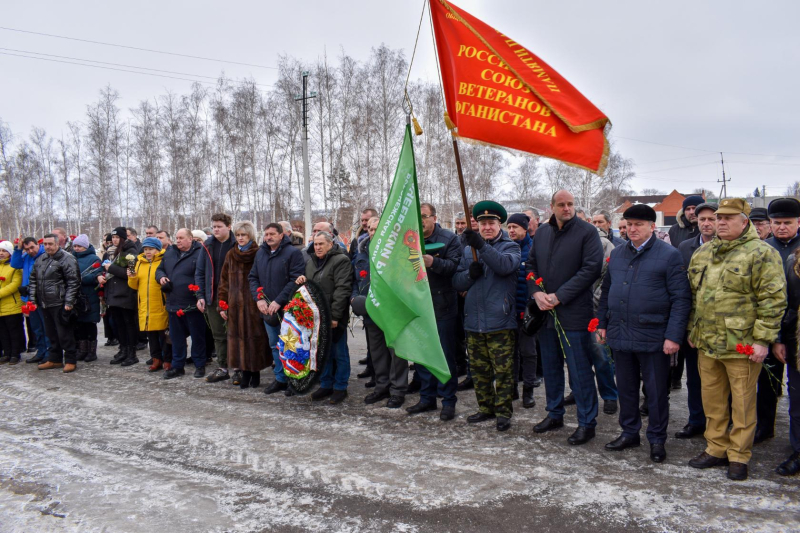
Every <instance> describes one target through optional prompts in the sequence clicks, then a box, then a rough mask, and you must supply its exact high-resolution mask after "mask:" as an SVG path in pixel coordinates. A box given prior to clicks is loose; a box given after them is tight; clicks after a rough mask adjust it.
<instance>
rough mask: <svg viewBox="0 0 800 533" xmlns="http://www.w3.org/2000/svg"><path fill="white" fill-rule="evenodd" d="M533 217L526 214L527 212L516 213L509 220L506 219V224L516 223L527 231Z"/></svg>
mask: <svg viewBox="0 0 800 533" xmlns="http://www.w3.org/2000/svg"><path fill="white" fill-rule="evenodd" d="M530 220H531V218H530V217H529V216H528V215H526V214H525V213H514V214H513V215H511V216H510V217H508V220H506V224H516V225H517V226H522V229H524V230H525V231H527V230H528V222H530Z"/></svg>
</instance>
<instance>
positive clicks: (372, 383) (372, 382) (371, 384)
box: [364, 378, 377, 389]
mask: <svg viewBox="0 0 800 533" xmlns="http://www.w3.org/2000/svg"><path fill="white" fill-rule="evenodd" d="M375 385H377V383H375V378H372V379H371V380H369V381H367V382H366V383H364V388H366V389H371V388H373V387H374V386H375Z"/></svg>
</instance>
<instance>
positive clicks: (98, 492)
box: [0, 330, 800, 533]
mask: <svg viewBox="0 0 800 533" xmlns="http://www.w3.org/2000/svg"><path fill="white" fill-rule="evenodd" d="M114 351H115V350H113V349H111V348H103V349H101V350H100V352H101V353H100V359H99V360H98V361H96V362H93V363H88V364H79V369H78V372H76V373H74V374H69V375H65V374H62V373H61V372H60V371H54V370H50V371H37V370H36V368H35V366H34V365H26V364H20V365H17V366H15V367H9V366H8V365H3V366H0V409H2V416H0V531H20V532H29V531H37V532H42V531H81V532H83V531H102V532H117V531H119V532H138V531H142V532H147V533H154V532H160V531H169V532H170V533H179V532H184V531H185V532H199V531H215V532H216V531H219V532H222V531H242V532H245V531H247V532H249V531H254V532H260V531H270V532H271V531H277V532H294V531H298V532H299V531H348V532H360V531H369V532H372V531H377V532H384V531H385V532H397V531H399V532H416V531H419V532H429V531H435V532H450V531H452V532H457V531H464V532H473V531H474V532H484V531H492V532H502V531H537V532H550V531H578V532H582V531H586V532H589V531H597V530H601V531H604V532H613V531H637V530H641V531H725V532H732V531H764V532H777V531H800V478H798V477H794V478H782V477H781V476H778V475H777V474H775V473H774V468H775V466H777V465H778V464H779V463H780V462H781V461H782V460H783V459H785V457H786V456H787V455H788V454H789V453H790V451H791V450H790V448H789V444H788V429H787V428H788V416H787V414H786V410H787V402H786V398H785V397H783V398H781V400H780V404H779V408H778V409H779V413H778V424H777V428H776V437H775V438H774V439H772V440H770V441H768V442H766V443H764V444H761V445H758V446H757V447H756V448H755V452H754V456H753V461H752V463H751V465H750V470H751V471H750V479H749V480H747V481H745V482H738V483H735V482H731V481H729V480H727V478H726V477H725V470H724V469H711V470H705V471H698V470H695V469H692V468H689V467H688V466H687V465H686V463H687V461H688V460H689V459H690V458H692V457H693V456H694V455H696V454H698V453H700V452H701V451H702V450H703V448H704V442H703V440H702V438H695V439H693V440H690V441H680V440H676V439H674V438H670V439H669V440H668V442H667V453H668V458H667V460H666V462H665V463H663V464H660V465H656V464H654V463H652V462H651V461H650V460H649V448H648V446H647V444H646V443H645V444H644V446H642V447H640V448H635V449H629V450H625V451H624V452H620V453H609V452H606V451H604V450H603V445H604V444H605V443H606V442H609V441H610V440H613V439H614V438H616V437H617V435H618V432H619V428H618V425H617V421H616V415H614V416H609V415H605V414H602V412H601V414H600V415H599V418H598V427H597V437H596V438H595V439H594V440H593V441H591V442H590V443H589V444H587V445H584V446H579V447H574V446H570V445H569V444H568V443H567V442H566V439H567V437H568V436H569V435H570V434H571V433H572V431H573V430H574V428H575V427H576V421H575V407H574V406H572V407H568V408H567V416H566V418H565V427H564V428H563V429H561V430H558V431H555V432H551V433H548V434H545V435H534V434H533V433H532V431H531V428H532V426H533V424H535V423H536V422H538V421H539V420H541V419H542V418H543V417H544V416H545V411H544V387H539V388H537V389H536V393H535V394H536V401H537V405H536V407H535V408H533V409H522V407H521V404H520V402H515V403H514V408H515V413H514V418H513V420H512V423H513V427H512V428H511V430H510V431H508V432H506V433H498V432H497V431H496V430H495V429H494V425H493V424H492V423H485V424H479V425H477V426H471V425H467V423H466V417H467V416H468V415H469V414H471V413H473V412H474V411H475V405H476V404H475V397H474V393H473V392H472V391H467V392H464V393H460V394H459V403H458V406H457V409H456V412H457V417H456V419H455V420H452V421H450V422H442V421H440V420H439V416H438V412H428V413H423V414H420V415H416V416H408V415H407V414H406V412H405V410H404V409H399V410H392V409H387V408H385V407H383V404H384V402H381V403H379V404H375V405H372V406H367V405H365V404H364V403H363V398H364V396H365V395H366V394H367V393H368V392H369V391H370V389H365V388H364V382H365V380H358V379H356V377H355V374H356V373H358V372H359V371H361V369H362V368H363V367H360V366H358V364H357V361H358V359H359V358H361V357H363V356H364V353H365V343H364V335H363V332H362V331H359V330H357V331H356V332H355V337H351V338H350V352H351V357H352V369H353V372H352V377H351V382H350V391H349V392H350V396H349V397H348V398H347V400H346V401H345V402H344V404H342V405H338V406H332V405H328V404H318V403H313V404H312V403H311V401H310V398H309V397H308V396H300V397H291V398H287V397H284V396H283V395H282V394H275V395H271V396H266V395H264V394H263V393H262V391H263V387H261V388H258V389H247V390H240V389H239V388H238V387H234V386H231V385H230V382H229V381H226V382H222V383H217V384H208V383H206V382H205V381H204V380H200V379H194V378H193V377H191V372H189V371H188V370H190V368H187V375H186V376H184V377H181V378H179V379H175V380H170V381H164V380H163V379H161V373H158V374H149V373H148V372H147V371H146V369H145V366H144V359H146V357H144V356H143V355H144V353H145V352H139V355H140V360H141V361H142V362H141V363H139V364H137V365H134V366H131V367H128V368H120V367H118V366H112V365H109V364H108V363H109V360H110V359H111V356H112V354H113V353H114ZM213 368H214V365H211V366H210V367H209V370H211V369H213ZM191 370H193V369H191ZM271 380H272V376H271V372H269V371H267V372H263V373H262V381H263V382H266V383H267V384H269V383H270V382H271ZM417 399H418V395H416V394H414V395H410V396H409V397H408V398H407V401H406V405H405V406H408V405H411V404H413V403H416V401H417ZM405 406H404V407H405ZM601 408H602V402H601ZM671 415H672V416H671V423H670V435H672V434H674V432H675V431H677V430H678V429H680V428H681V427H682V426H683V424H684V423H685V420H686V417H687V411H686V389H685V388H684V389H681V390H677V391H672V398H671ZM642 437H643V440H645V439H644V430H643V431H642Z"/></svg>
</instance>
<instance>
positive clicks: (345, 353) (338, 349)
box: [319, 330, 350, 390]
mask: <svg viewBox="0 0 800 533" xmlns="http://www.w3.org/2000/svg"><path fill="white" fill-rule="evenodd" d="M348 381H350V351H349V350H348V349H347V331H346V330H345V331H344V332H343V333H342V336H341V337H340V338H339V340H338V341H336V342H335V343H333V344H332V345H331V351H330V353H329V354H328V360H327V361H325V368H323V369H322V375H320V377H319V386H320V388H321V389H333V390H347V382H348Z"/></svg>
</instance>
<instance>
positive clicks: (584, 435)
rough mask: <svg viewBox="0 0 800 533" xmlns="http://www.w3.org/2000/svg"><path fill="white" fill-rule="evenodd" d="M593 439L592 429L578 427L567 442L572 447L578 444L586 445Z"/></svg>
mask: <svg viewBox="0 0 800 533" xmlns="http://www.w3.org/2000/svg"><path fill="white" fill-rule="evenodd" d="M593 438H594V428H587V427H584V426H578V429H576V430H575V433H573V434H572V435H570V436H569V438H568V439H567V442H569V443H570V444H572V445H573V446H577V445H578V444H586V443H587V442H589V441H590V440H592V439H593Z"/></svg>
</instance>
